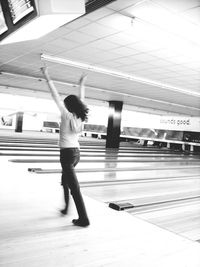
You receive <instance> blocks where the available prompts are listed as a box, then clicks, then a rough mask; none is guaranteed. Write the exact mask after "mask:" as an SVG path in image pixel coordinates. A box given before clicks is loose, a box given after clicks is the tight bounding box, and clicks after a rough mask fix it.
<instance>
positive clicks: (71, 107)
mask: <svg viewBox="0 0 200 267" xmlns="http://www.w3.org/2000/svg"><path fill="white" fill-rule="evenodd" d="M64 104H65V107H66V108H67V109H68V111H69V112H71V113H74V114H75V115H76V116H77V118H81V120H82V121H86V120H87V118H88V111H89V109H88V108H87V106H86V105H85V104H84V103H83V102H82V101H81V100H80V99H79V98H78V97H77V96H76V95H69V96H67V97H66V98H65V99H64Z"/></svg>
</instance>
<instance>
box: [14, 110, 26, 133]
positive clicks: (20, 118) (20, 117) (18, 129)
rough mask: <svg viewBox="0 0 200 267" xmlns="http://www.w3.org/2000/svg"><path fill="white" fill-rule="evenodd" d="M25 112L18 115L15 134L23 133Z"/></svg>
mask: <svg viewBox="0 0 200 267" xmlns="http://www.w3.org/2000/svg"><path fill="white" fill-rule="evenodd" d="M23 116H24V112H17V113H16V124H15V132H18V133H22V127H23Z"/></svg>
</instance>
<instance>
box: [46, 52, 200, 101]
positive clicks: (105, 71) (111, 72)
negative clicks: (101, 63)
mask: <svg viewBox="0 0 200 267" xmlns="http://www.w3.org/2000/svg"><path fill="white" fill-rule="evenodd" d="M41 59H42V60H44V61H49V62H54V63H57V64H63V65H67V66H72V67H76V68H80V69H85V70H88V71H93V72H97V73H102V74H106V75H110V76H114V77H118V78H122V79H126V80H130V81H135V82H139V83H143V84H148V85H151V86H156V87H159V88H163V89H167V90H170V91H175V92H179V93H182V94H186V95H193V96H196V97H200V93H197V92H190V91H188V90H185V89H183V88H179V87H176V86H173V85H169V84H165V83H161V82H157V81H153V80H149V79H145V78H143V77H138V76H136V75H131V74H127V73H124V72H120V71H115V70H111V69H107V68H102V67H98V66H94V65H89V64H85V63H82V62H78V61H72V60H68V59H64V58H58V57H54V56H49V55H45V54H42V55H41Z"/></svg>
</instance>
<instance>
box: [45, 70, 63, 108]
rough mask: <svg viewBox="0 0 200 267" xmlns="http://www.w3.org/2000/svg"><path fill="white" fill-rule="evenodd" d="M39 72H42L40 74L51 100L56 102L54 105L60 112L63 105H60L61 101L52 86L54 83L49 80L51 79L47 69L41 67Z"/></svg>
mask: <svg viewBox="0 0 200 267" xmlns="http://www.w3.org/2000/svg"><path fill="white" fill-rule="evenodd" d="M41 70H42V72H43V74H44V76H45V79H46V81H47V84H48V87H49V90H50V92H51V95H52V98H53V100H54V101H55V102H56V105H57V106H58V108H59V110H60V111H61V112H62V110H63V104H62V101H61V99H60V96H59V94H58V91H57V89H56V87H55V85H54V82H53V81H52V80H51V78H50V76H49V73H48V69H47V67H43V68H41Z"/></svg>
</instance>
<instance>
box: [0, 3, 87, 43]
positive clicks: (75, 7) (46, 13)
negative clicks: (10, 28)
mask: <svg viewBox="0 0 200 267" xmlns="http://www.w3.org/2000/svg"><path fill="white" fill-rule="evenodd" d="M36 6H37V12H38V16H37V17H36V18H34V19H32V20H31V21H30V22H27V23H26V24H25V25H23V26H22V27H20V28H19V29H17V30H16V31H14V32H13V33H11V34H10V35H9V36H8V37H6V38H5V39H4V40H3V41H2V42H1V43H0V44H2V45H4V44H9V43H14V42H20V41H27V40H32V39H37V38H40V37H41V36H43V35H45V34H48V33H50V32H51V31H53V30H55V29H57V28H59V27H60V26H62V25H64V24H66V23H68V22H70V21H72V20H74V19H75V18H77V17H79V16H81V15H83V14H84V13H85V1H84V0H79V1H74V0H37V5H36Z"/></svg>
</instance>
